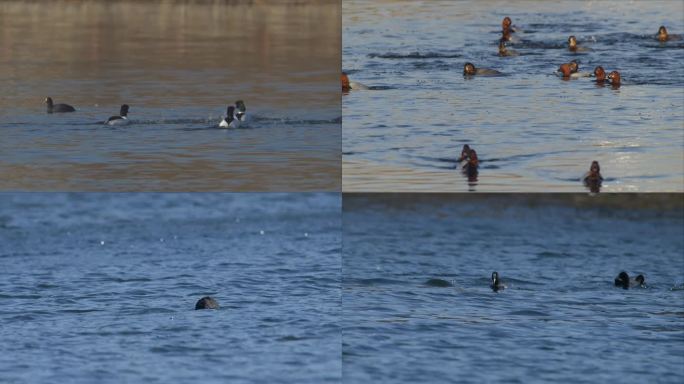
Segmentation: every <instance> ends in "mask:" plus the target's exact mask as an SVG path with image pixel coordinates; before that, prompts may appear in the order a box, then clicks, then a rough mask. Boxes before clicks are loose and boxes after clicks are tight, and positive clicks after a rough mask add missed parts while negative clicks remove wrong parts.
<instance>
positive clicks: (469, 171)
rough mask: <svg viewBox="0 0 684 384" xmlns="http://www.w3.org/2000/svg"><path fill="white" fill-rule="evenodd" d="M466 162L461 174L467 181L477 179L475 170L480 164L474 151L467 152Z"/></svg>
mask: <svg viewBox="0 0 684 384" xmlns="http://www.w3.org/2000/svg"><path fill="white" fill-rule="evenodd" d="M467 159H468V161H467V162H466V163H465V164H464V165H463V168H462V170H463V173H465V174H466V175H468V178H469V179H474V178H476V177H477V168H478V167H479V166H480V162H479V160H478V159H477V152H475V150H474V149H472V148H471V149H470V150H469V151H468V157H467Z"/></svg>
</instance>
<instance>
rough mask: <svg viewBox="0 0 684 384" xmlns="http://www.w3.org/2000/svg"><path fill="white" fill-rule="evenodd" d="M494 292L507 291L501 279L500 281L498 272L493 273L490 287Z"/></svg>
mask: <svg viewBox="0 0 684 384" xmlns="http://www.w3.org/2000/svg"><path fill="white" fill-rule="evenodd" d="M489 287H490V288H492V290H493V291H494V292H499V291H500V290H503V289H506V286H505V285H504V284H503V282H502V281H501V279H499V273H498V272H492V284H490V285H489Z"/></svg>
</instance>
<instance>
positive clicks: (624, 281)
mask: <svg viewBox="0 0 684 384" xmlns="http://www.w3.org/2000/svg"><path fill="white" fill-rule="evenodd" d="M615 286H616V287H622V288H624V289H629V275H628V274H627V272H625V271H622V272H620V273H619V274H618V275H617V277H616V278H615Z"/></svg>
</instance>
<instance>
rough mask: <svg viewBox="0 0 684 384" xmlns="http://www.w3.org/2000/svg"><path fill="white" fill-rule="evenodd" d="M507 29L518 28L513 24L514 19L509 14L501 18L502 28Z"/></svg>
mask: <svg viewBox="0 0 684 384" xmlns="http://www.w3.org/2000/svg"><path fill="white" fill-rule="evenodd" d="M507 29H510V30H511V32H515V31H516V28H515V27H514V26H513V21H512V20H511V18H510V17H508V16H506V17H504V18H503V20H501V30H502V31H505V30H507Z"/></svg>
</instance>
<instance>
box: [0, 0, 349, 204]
mask: <svg viewBox="0 0 684 384" xmlns="http://www.w3.org/2000/svg"><path fill="white" fill-rule="evenodd" d="M234 3H235V2H230V1H226V2H189V3H188V2H161V3H159V2H120V1H116V2H109V1H77V2H48V3H45V2H3V3H2V4H0V136H1V137H2V139H1V140H0V189H3V190H75V191H83V190H98V191H140V190H145V191H209V190H213V191H254V190H258V191H311V190H314V191H321V190H328V191H333V190H339V187H340V175H341V170H340V166H339V165H340V158H341V155H340V143H341V132H340V95H339V60H340V51H339V50H340V45H339V41H340V25H339V13H340V7H339V4H337V3H335V2H320V4H317V3H312V4H305V5H270V6H265V5H251V6H250V5H236V4H234ZM47 96H51V97H52V98H53V99H54V101H55V103H68V104H70V105H73V106H74V107H75V108H76V110H77V112H75V113H69V114H53V115H48V114H47V113H46V107H45V104H44V103H43V100H44V99H45V97H47ZM238 99H243V100H244V101H245V103H246V105H247V112H248V114H251V115H252V117H253V119H252V120H251V122H250V124H249V125H248V126H247V128H246V129H238V130H223V129H218V123H219V122H220V120H221V119H222V118H223V116H224V114H225V113H226V107H227V105H228V104H232V103H234V102H235V101H236V100H238ZM124 103H126V104H129V105H130V112H129V118H130V120H131V121H132V124H131V125H130V126H127V127H125V128H116V129H112V128H108V127H106V126H104V125H103V122H104V121H105V120H106V119H107V118H108V117H109V116H112V115H118V113H119V107H120V105H121V104H124Z"/></svg>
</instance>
